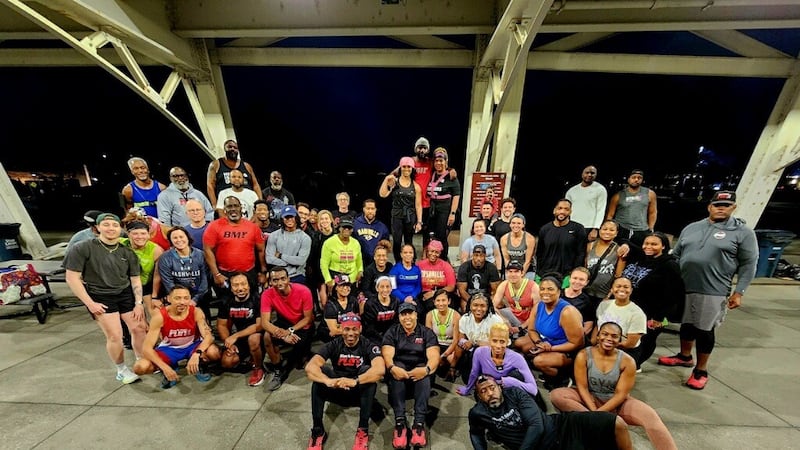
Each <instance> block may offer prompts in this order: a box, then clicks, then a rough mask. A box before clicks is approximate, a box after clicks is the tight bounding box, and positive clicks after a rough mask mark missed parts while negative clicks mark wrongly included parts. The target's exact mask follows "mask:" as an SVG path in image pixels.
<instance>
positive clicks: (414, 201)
mask: <svg viewBox="0 0 800 450" xmlns="http://www.w3.org/2000/svg"><path fill="white" fill-rule="evenodd" d="M378 194H379V195H380V196H381V197H382V198H386V197H388V196H389V195H391V196H392V225H391V229H392V252H393V253H394V260H395V262H397V261H400V248H401V247H402V245H403V243H405V244H408V245H413V243H412V238H413V237H414V233H417V232H419V230H420V229H422V190H421V189H420V187H419V185H418V184H417V183H416V182H414V160H413V159H412V158H410V157H408V156H406V157H403V158H401V159H400V177H395V176H394V175H393V174H391V173H390V174H389V175H386V178H384V179H383V183H381V187H380V190H379V191H378Z"/></svg>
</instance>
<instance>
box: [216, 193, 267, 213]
mask: <svg viewBox="0 0 800 450" xmlns="http://www.w3.org/2000/svg"><path fill="white" fill-rule="evenodd" d="M228 197H236V198H238V199H239V203H241V204H242V216H243V217H244V218H246V219H250V218H252V217H253V208H254V207H255V202H256V200H258V194H256V193H255V192H254V191H253V190H252V189H247V188H244V189H242V190H241V191H240V192H236V191H234V190H233V188H232V187H230V188H226V189H223V190H222V191H220V193H219V196H218V198H217V206H216V208H217V209H223V210H224V209H225V199H226V198H228Z"/></svg>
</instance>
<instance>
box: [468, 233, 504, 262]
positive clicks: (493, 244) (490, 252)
mask: <svg viewBox="0 0 800 450" xmlns="http://www.w3.org/2000/svg"><path fill="white" fill-rule="evenodd" d="M487 228H488V225H487ZM478 244H480V245H483V246H484V247H486V261H487V262H490V263H492V264H500V261H495V259H494V251H495V250H497V251H498V252H499V251H500V244H499V243H498V242H497V239H495V238H494V236H492V235H490V234H484V235H483V238H482V239H481V240H477V239H476V238H475V236H470V237H468V238H467V239H466V240H465V241H464V243H463V244H461V251H462V252H467V255H471V254H472V249H473V248H475V246H476V245H478Z"/></svg>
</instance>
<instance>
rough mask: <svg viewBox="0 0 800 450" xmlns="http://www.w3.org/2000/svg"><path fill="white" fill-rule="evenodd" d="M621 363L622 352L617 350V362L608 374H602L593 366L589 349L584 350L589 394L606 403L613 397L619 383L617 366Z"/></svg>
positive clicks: (592, 358)
mask: <svg viewBox="0 0 800 450" xmlns="http://www.w3.org/2000/svg"><path fill="white" fill-rule="evenodd" d="M621 363H622V351H620V350H617V360H616V361H614V366H613V367H611V370H609V371H608V372H602V371H600V369H598V368H597V367H596V366H595V364H594V357H593V356H592V349H591V347H589V348H587V349H586V378H587V381H588V382H589V392H591V393H592V395H594V396H595V397H597V398H599V399H600V400H602V401H604V402H606V401H608V399H610V398H611V397H613V396H614V391H616V390H617V382H618V381H619V375H620V370H619V366H620V364H621Z"/></svg>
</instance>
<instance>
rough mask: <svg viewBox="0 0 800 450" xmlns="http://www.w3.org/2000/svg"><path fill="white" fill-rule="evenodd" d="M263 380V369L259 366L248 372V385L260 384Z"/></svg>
mask: <svg viewBox="0 0 800 450" xmlns="http://www.w3.org/2000/svg"><path fill="white" fill-rule="evenodd" d="M263 382H264V369H262V368H260V367H254V368H253V371H252V372H251V373H250V380H248V381H247V384H248V385H249V386H253V387H255V386H261V383H263Z"/></svg>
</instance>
